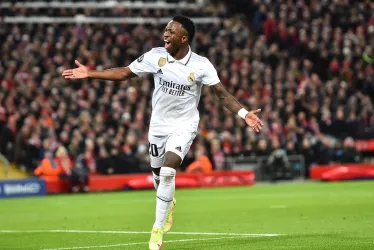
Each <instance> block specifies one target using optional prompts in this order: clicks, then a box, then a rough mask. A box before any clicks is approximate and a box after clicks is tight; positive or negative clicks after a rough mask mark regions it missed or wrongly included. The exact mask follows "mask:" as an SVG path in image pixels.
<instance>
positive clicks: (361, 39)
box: [0, 0, 374, 175]
mask: <svg viewBox="0 0 374 250" xmlns="http://www.w3.org/2000/svg"><path fill="white" fill-rule="evenodd" d="M17 2H19V1H17ZM90 2H93V1H90ZM144 2H148V1H144ZM239 2H241V3H242V2H243V1H239ZM248 2H249V5H248V6H247V8H244V10H247V12H244V13H243V15H238V14H236V15H231V14H230V9H229V8H227V6H226V5H224V4H222V3H220V4H210V5H209V6H205V7H204V9H203V10H204V11H203V12H202V11H201V10H202V9H198V11H196V10H194V9H193V8H186V9H184V10H181V13H182V14H186V15H189V16H192V17H205V16H216V17H220V18H221V19H219V20H220V21H219V23H213V24H207V23H205V24H198V26H197V28H198V32H197V34H196V41H195V43H194V45H193V50H194V51H195V52H196V53H198V54H201V55H203V56H206V57H208V58H209V59H210V60H211V61H212V62H213V64H214V65H215V66H216V68H217V70H218V71H219V76H220V79H221V81H222V83H223V84H224V85H225V86H226V88H227V89H228V91H229V92H230V93H232V94H234V95H235V97H236V98H237V99H238V100H239V101H240V102H241V103H243V104H245V105H246V106H247V108H249V109H255V108H258V107H260V108H262V110H263V111H262V113H261V118H262V119H263V120H264V122H265V128H264V130H263V132H262V133H261V134H255V133H253V132H252V131H251V130H250V129H248V128H247V126H246V124H245V123H244V121H243V120H242V119H241V118H239V117H237V116H235V115H233V114H231V113H230V112H229V111H227V110H225V109H223V108H222V107H220V106H219V104H218V101H217V99H216V97H215V96H214V94H213V93H212V92H210V91H209V89H208V88H206V89H204V90H203V94H202V98H201V101H200V105H199V109H200V111H201V113H200V114H201V115H200V116H201V121H200V126H199V134H198V136H197V139H196V141H195V143H194V145H193V146H192V150H191V152H190V153H189V155H188V156H187V157H186V160H185V162H184V163H183V165H182V166H181V170H185V169H186V168H187V167H188V165H189V164H190V163H192V162H193V161H194V154H193V151H194V149H196V148H197V147H203V148H204V151H205V152H207V153H206V154H207V156H208V158H209V159H210V161H211V162H212V163H213V166H214V168H215V169H224V168H226V167H227V165H226V164H225V163H226V161H225V158H229V157H240V156H268V155H270V154H272V152H275V151H276V150H284V152H286V154H287V155H295V154H301V155H303V156H304V159H305V163H306V165H307V167H309V166H311V165H313V164H316V163H318V164H329V163H332V162H335V163H337V162H342V163H354V162H360V161H361V160H362V158H361V156H360V153H359V152H358V151H357V150H356V147H355V140H358V139H370V138H373V137H374V117H373V101H374V94H373V93H374V66H373V60H374V53H373V49H374V48H373V44H374V14H373V13H374V5H373V3H371V2H370V1H368V0H367V1H348V0H342V1H327V0H324V1H312V0H310V1H307V0H305V1H299V0H298V1H289V0H288V1H286V0H279V1H248ZM7 3H9V5H5V4H4V3H3V4H2V5H1V8H0V14H1V16H4V17H5V18H4V19H3V21H2V22H0V37H3V38H5V39H1V40H0V46H1V54H0V58H1V61H0V80H1V86H0V121H1V125H0V152H1V153H2V154H4V155H5V156H7V158H8V159H10V160H11V161H13V162H15V163H16V164H18V166H20V167H21V168H23V169H25V170H28V171H33V170H34V169H35V168H36V167H37V166H38V165H39V164H40V161H41V160H42V159H43V158H44V157H45V154H46V153H48V152H54V151H55V150H56V149H57V147H58V146H59V145H62V146H64V147H65V148H66V149H67V150H68V152H69V155H70V157H71V158H72V159H76V158H77V157H78V156H80V155H83V156H84V158H85V160H86V162H87V164H86V165H87V168H88V169H89V170H90V172H91V173H95V174H104V175H107V174H119V173H122V174H123V173H137V172H144V171H145V169H144V167H143V166H148V162H149V159H148V142H147V131H148V124H149V118H150V113H151V109H150V97H151V93H152V80H151V79H150V78H142V79H134V80H130V81H127V82H105V81H99V80H90V81H76V82H68V81H66V80H65V79H63V78H62V77H61V72H62V71H63V70H64V69H67V68H70V67H72V66H73V65H74V60H75V59H78V60H79V61H80V62H82V63H83V64H85V65H87V66H88V67H89V68H91V69H106V68H111V67H115V66H126V65H128V64H129V63H130V62H131V61H132V60H134V59H135V58H137V57H138V56H139V55H141V54H142V53H144V52H146V51H148V50H149V49H151V48H152V47H156V46H163V42H162V39H161V35H162V30H163V26H164V24H162V23H160V24H132V23H131V24H130V23H115V24H113V23H96V24H95V23H87V24H84V23H83V24H82V23H76V24H75V23H55V24H48V25H46V24H43V23H27V20H28V19H27V17H35V16H53V17H76V16H77V15H84V17H106V18H107V17H108V18H109V17H122V16H126V17H143V18H149V17H155V16H156V17H168V16H172V15H173V13H174V10H172V9H164V8H153V9H152V8H151V9H128V8H121V7H117V8H114V9H110V8H89V9H83V8H75V9H74V8H71V9H69V8H25V7H18V6H17V3H15V1H8V2H7ZM19 16H21V17H26V19H22V22H21V21H20V22H17V21H14V20H16V19H11V17H19ZM7 17H8V19H7ZM12 20H13V21H12ZM305 175H308V171H305Z"/></svg>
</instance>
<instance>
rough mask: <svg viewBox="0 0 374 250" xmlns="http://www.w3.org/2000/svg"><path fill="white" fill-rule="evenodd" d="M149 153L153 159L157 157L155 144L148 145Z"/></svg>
mask: <svg viewBox="0 0 374 250" xmlns="http://www.w3.org/2000/svg"><path fill="white" fill-rule="evenodd" d="M149 151H150V153H151V155H152V156H153V157H157V156H158V150H157V146H156V144H151V143H149Z"/></svg>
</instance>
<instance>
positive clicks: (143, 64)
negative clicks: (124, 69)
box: [129, 50, 156, 76]
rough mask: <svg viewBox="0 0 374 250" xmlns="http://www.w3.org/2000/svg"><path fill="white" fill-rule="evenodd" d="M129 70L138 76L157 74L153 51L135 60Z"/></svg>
mask: <svg viewBox="0 0 374 250" xmlns="http://www.w3.org/2000/svg"><path fill="white" fill-rule="evenodd" d="M129 69H130V70H131V71H132V72H133V73H134V74H135V75H138V76H144V75H146V74H153V73H156V65H155V63H154V56H153V53H152V50H150V51H148V52H146V53H145V54H143V55H141V56H140V57H139V58H138V59H136V60H134V61H133V62H132V63H131V64H130V65H129Z"/></svg>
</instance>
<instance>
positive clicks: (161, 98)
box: [62, 15, 263, 250]
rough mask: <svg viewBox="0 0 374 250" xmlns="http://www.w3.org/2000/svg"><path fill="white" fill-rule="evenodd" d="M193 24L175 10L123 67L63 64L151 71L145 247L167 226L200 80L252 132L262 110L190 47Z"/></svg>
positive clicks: (87, 73) (128, 73) (153, 245)
mask: <svg viewBox="0 0 374 250" xmlns="http://www.w3.org/2000/svg"><path fill="white" fill-rule="evenodd" d="M194 35H195V24H194V23H193V22H192V21H191V20H190V19H189V18H188V17H185V16H181V15H177V16H175V17H174V18H173V19H172V20H171V21H170V22H169V23H168V24H167V26H166V28H165V31H164V42H165V46H164V47H159V48H153V49H151V50H150V51H148V52H146V53H145V54H144V55H142V56H140V57H139V58H138V59H137V60H135V61H133V62H132V63H131V64H130V65H129V66H128V67H119V68H113V69H108V70H104V71H95V70H93V71H91V70H88V69H87V68H86V67H85V66H84V65H82V64H80V63H79V62H78V61H75V63H76V64H77V66H78V68H75V69H68V70H65V71H64V72H63V73H62V75H63V76H64V77H65V78H67V79H83V78H95V79H104V80H112V81H124V80H127V79H130V78H132V77H136V76H143V75H146V74H152V75H153V77H154V84H155V88H154V92H153V97H152V117H151V122H150V128H149V135H148V138H149V153H150V157H151V167H152V171H153V178H154V186H155V189H156V190H157V195H156V197H157V198H156V219H155V223H154V225H153V229H152V232H151V238H150V241H149V249H150V250H154V249H160V248H161V247H162V238H163V234H164V233H165V232H167V231H169V230H170V228H171V226H172V222H173V211H174V206H175V199H174V192H175V175H176V169H177V168H178V166H179V165H180V164H181V163H182V161H183V158H184V157H185V155H186V154H187V152H188V150H189V148H190V146H191V144H192V141H193V140H194V138H195V136H196V131H197V128H198V123H199V112H198V110H197V106H198V102H199V99H200V95H201V88H202V86H203V85H206V86H208V87H209V88H213V89H214V91H215V93H216V95H217V96H218V98H219V100H220V102H221V103H222V104H223V105H224V106H225V107H226V108H228V109H229V110H230V111H232V112H234V113H235V114H238V115H239V116H240V117H242V118H243V119H245V121H246V123H247V124H248V125H249V126H250V127H251V128H252V129H253V130H254V131H256V132H259V131H260V130H261V129H262V126H263V122H262V121H261V120H260V119H259V118H258V117H257V115H256V114H257V113H259V112H260V111H261V110H260V109H257V110H254V111H250V112H248V111H247V110H246V109H244V108H243V106H242V105H240V103H239V102H238V101H237V100H236V99H235V98H234V97H233V96H232V95H231V94H229V93H228V92H227V91H226V90H225V89H224V87H223V86H222V84H221V82H220V80H219V78H218V75H217V71H216V70H215V68H214V67H213V65H212V63H211V62H210V61H209V60H208V59H207V58H205V57H202V56H199V55H197V54H195V53H194V52H192V51H191V47H190V46H189V44H190V43H191V42H192V40H193V38H194Z"/></svg>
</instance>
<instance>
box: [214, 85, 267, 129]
mask: <svg viewBox="0 0 374 250" xmlns="http://www.w3.org/2000/svg"><path fill="white" fill-rule="evenodd" d="M211 88H213V89H214V92H215V94H216V95H217V97H218V98H219V100H220V103H221V104H222V105H223V106H225V107H226V108H227V109H228V110H230V111H231V112H233V113H235V114H238V115H239V116H240V117H242V118H243V119H244V120H245V121H246V123H247V124H248V126H250V127H251V128H252V129H253V130H254V131H256V132H260V130H261V129H262V126H264V123H263V122H262V121H261V120H260V118H258V116H257V113H259V112H260V111H261V109H256V110H253V111H247V110H246V109H245V108H243V106H242V105H241V104H240V103H239V102H238V100H236V98H235V97H234V96H232V95H231V94H230V93H229V92H227V91H226V89H225V88H224V87H223V85H222V83H221V82H219V83H217V84H214V85H211Z"/></svg>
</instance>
